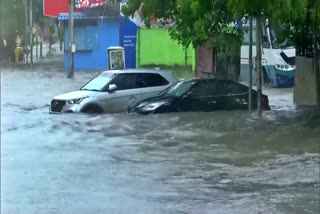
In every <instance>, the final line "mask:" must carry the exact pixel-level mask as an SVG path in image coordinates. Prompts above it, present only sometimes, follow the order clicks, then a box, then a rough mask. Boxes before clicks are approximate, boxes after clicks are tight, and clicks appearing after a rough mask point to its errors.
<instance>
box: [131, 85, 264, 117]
mask: <svg viewBox="0 0 320 214" xmlns="http://www.w3.org/2000/svg"><path fill="white" fill-rule="evenodd" d="M248 92H249V88H248V87H247V86H245V85H242V84H240V83H237V82H234V81H230V80H219V79H193V80H185V81H180V82H177V83H176V84H174V85H172V86H170V87H168V88H167V89H165V90H164V91H162V92H161V93H160V94H158V95H157V96H155V97H151V98H148V99H145V100H142V101H140V102H137V103H135V104H133V105H131V106H130V107H129V108H128V112H137V113H141V114H150V113H165V112H180V111H215V110H236V109H248ZM252 96H253V97H252V98H253V99H252V100H253V104H252V107H253V108H256V107H257V92H256V91H255V90H253V89H252ZM261 104H262V106H263V108H264V109H265V110H269V109H270V106H269V100H268V96H266V95H262V99H261Z"/></svg>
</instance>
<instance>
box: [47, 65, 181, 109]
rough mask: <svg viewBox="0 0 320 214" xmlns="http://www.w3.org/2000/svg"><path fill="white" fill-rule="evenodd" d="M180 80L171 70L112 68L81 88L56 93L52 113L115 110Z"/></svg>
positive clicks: (154, 93) (52, 103) (52, 102)
mask: <svg viewBox="0 0 320 214" xmlns="http://www.w3.org/2000/svg"><path fill="white" fill-rule="evenodd" d="M177 81H178V80H177V79H176V78H175V77H174V75H173V74H172V73H171V72H170V71H164V70H153V69H150V70H148V69H138V70H137V69H127V70H110V71H104V72H102V73H100V74H99V75H98V76H96V77H94V78H93V79H91V80H90V81H89V82H88V83H87V84H85V85H84V86H83V87H82V88H81V89H80V90H78V91H73V92H69V93H65V94H61V95H58V96H55V97H54V98H53V99H52V101H51V106H50V113H60V112H85V113H116V112H124V111H127V108H128V106H129V105H130V104H131V103H133V102H138V101H140V100H142V99H145V98H148V97H152V96H154V95H156V94H157V93H159V92H160V91H162V90H164V89H165V88H167V87H169V86H170V85H172V84H174V83H175V82H177Z"/></svg>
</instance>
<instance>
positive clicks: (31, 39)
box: [30, 0, 33, 64]
mask: <svg viewBox="0 0 320 214" xmlns="http://www.w3.org/2000/svg"><path fill="white" fill-rule="evenodd" d="M32 23H33V20H32V0H30V63H31V64H33V26H32Z"/></svg>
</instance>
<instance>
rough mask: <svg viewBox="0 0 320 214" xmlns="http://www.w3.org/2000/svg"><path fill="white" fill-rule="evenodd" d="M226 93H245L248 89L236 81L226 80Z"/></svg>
mask: <svg viewBox="0 0 320 214" xmlns="http://www.w3.org/2000/svg"><path fill="white" fill-rule="evenodd" d="M224 89H225V90H224V91H225V94H243V93H246V92H247V91H248V88H247V87H246V86H244V85H241V84H238V83H235V82H224Z"/></svg>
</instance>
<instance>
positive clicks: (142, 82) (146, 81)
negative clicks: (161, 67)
mask: <svg viewBox="0 0 320 214" xmlns="http://www.w3.org/2000/svg"><path fill="white" fill-rule="evenodd" d="M135 80H136V84H135V85H136V88H146V87H156V86H164V85H168V84H169V82H168V81H167V80H166V79H165V78H163V77H162V76H161V75H160V74H154V73H139V74H136V79H135Z"/></svg>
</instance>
